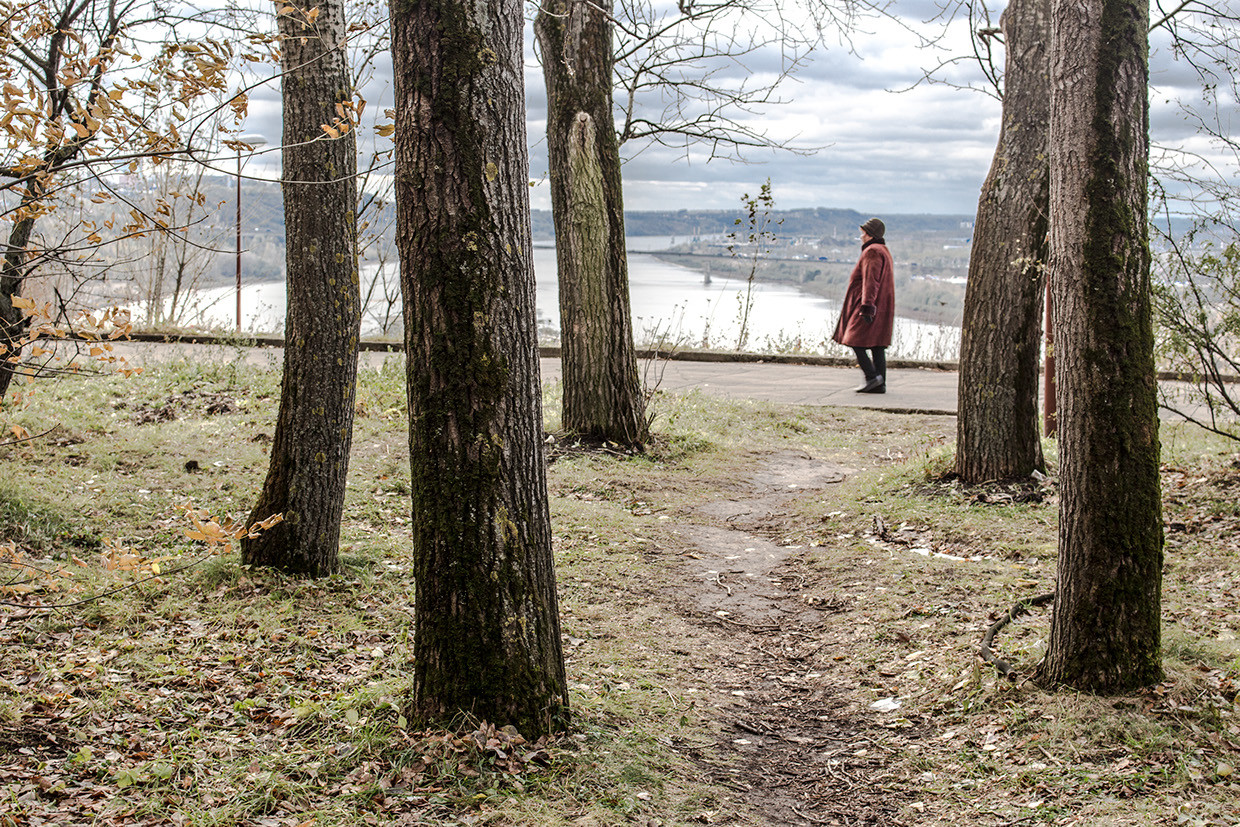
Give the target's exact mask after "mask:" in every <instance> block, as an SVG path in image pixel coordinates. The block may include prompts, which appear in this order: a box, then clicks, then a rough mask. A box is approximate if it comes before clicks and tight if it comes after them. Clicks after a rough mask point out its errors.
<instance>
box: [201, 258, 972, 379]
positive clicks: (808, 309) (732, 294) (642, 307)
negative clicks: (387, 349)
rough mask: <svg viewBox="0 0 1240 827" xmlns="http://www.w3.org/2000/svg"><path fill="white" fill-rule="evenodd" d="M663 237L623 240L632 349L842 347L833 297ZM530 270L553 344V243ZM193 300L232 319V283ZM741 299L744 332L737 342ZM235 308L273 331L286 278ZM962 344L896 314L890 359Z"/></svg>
mask: <svg viewBox="0 0 1240 827" xmlns="http://www.w3.org/2000/svg"><path fill="white" fill-rule="evenodd" d="M669 241H670V240H669V239H668V238H664V237H660V238H630V239H629V247H630V253H629V296H630V304H631V307H632V314H633V335H634V338H635V339H636V341H637V343H638V344H639V346H644V345H655V344H659V345H664V346H679V347H707V348H713V349H718V350H734V349H737V348H738V344H740V345H743V349H745V350H749V351H758V352H770V353H781V352H799V353H822V354H844V353H846V350H845V349H844V348H842V347H840V346H839V345H836V344H835V343H834V342H832V341H831V332H832V331H833V330H834V329H835V322H836V314H838V312H839V302H837V301H832V300H828V299H823V298H820V297H818V296H815V295H812V294H809V293H805V292H803V291H801V290H799V289H797V288H796V287H794V286H792V285H787V284H762V283H754V284H753V286H752V292H749V291H748V290H747V288H748V285H747V284H746V282H745V281H743V280H736V279H725V278H720V277H718V276H714V277H712V278H711V280H710V282H709V283H706V280H705V278H704V276H703V273H702V272H701V271H698V270H693V269H691V268H688V267H684V266H682V265H679V264H675V263H668V262H665V261H660V260H659V259H657V258H655V256H654V255H652V254H650V252H647V251H650V250H658V249H666V248H667V246H668V245H669ZM389 269H392V270H394V268H389ZM534 274H535V283H536V294H537V295H536V304H537V315H538V321H539V329H540V334H541V337H542V338H543V339H544V340H545V341H554V340H556V338H557V337H558V331H559V309H558V308H559V304H558V302H559V295H558V291H559V285H558V282H557V279H556V262H555V248H554V247H550V246H535V248H534ZM375 275H376V268H375V267H373V266H365V267H363V269H362V283H363V287H365V286H366V285H367V284H368V283H369V282H370V280H373V279H374V278H375ZM387 278H388V280H389V281H390V282H391V285H392V287H393V288H395V292H393V293H392V295H398V294H399V289H398V287H397V285H396V282H395V278H396V276H395V273H394V272H393V273H390V274H389V275H388V276H387ZM376 292H378V291H376ZM195 298H196V300H195V303H194V304H195V307H196V309H197V318H196V320H195V321H194V323H195V324H201V325H204V326H207V327H232V325H233V324H235V319H236V293H235V290H234V288H232V287H221V288H212V289H209V290H203V291H200V292H199V293H198V294H197V295H196V297H195ZM747 299H748V304H749V313H748V318H747V320H745V328H746V336H745V341H743V342H741V341H740V340H741V334H742V318H743V315H744V313H743V311H744V307H745V304H746V301H747ZM897 301H898V297H897ZM241 307H242V326H243V327H244V328H245V329H246V330H248V331H252V332H272V333H280V332H281V331H282V330H283V327H284V312H285V288H284V283H283V282H266V283H260V284H251V285H244V286H243V287H242V291H241ZM391 314H394V315H391ZM399 314H400V306H399V302H397V303H396V304H395V305H394V306H391V310H390V311H389V310H388V305H385V304H384V303H382V302H377V301H374V300H372V302H371V305H370V306H369V307H368V308H367V314H366V318H365V319H364V320H363V325H362V327H363V330H362V335H363V336H368V335H369V336H373V335H376V334H378V333H380V332H381V329H382V326H383V318H384V316H389V318H398V317H399ZM959 346H960V329H959V328H958V327H952V326H940V325H933V324H926V323H923V322H917V321H914V320H912V319H905V318H898V319H897V320H896V327H895V333H894V337H893V341H892V346H891V349H890V350H889V351H888V356H889V358H906V359H924V360H949V359H955V358H956V357H957V355H958V353H959Z"/></svg>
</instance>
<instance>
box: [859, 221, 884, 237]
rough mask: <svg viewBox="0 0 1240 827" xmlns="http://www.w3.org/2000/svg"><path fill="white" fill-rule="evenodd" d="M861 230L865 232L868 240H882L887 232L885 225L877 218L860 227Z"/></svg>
mask: <svg viewBox="0 0 1240 827" xmlns="http://www.w3.org/2000/svg"><path fill="white" fill-rule="evenodd" d="M861 229H863V230H865V232H866V234H867V235H868V236H869V237H870V238H882V237H883V235H884V234H885V233H886V232H887V225H886V224H884V223H883V222H882V221H880V220H879V219H877V218H871V219H870V220H869V221H867V222H865V223H864V224H862V225H861Z"/></svg>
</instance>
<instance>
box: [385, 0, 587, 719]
mask: <svg viewBox="0 0 1240 827" xmlns="http://www.w3.org/2000/svg"><path fill="white" fill-rule="evenodd" d="M522 24H523V18H522V6H521V2H520V0H493V2H488V3H475V2H472V1H471V0H403V2H396V3H394V4H393V6H392V60H393V66H394V75H395V82H396V208H397V209H396V222H397V225H396V240H397V247H398V249H399V252H400V262H401V288H402V291H403V293H404V299H405V345H406V353H407V354H408V358H407V385H408V393H409V420H410V421H409V454H410V465H411V470H412V488H413V543H414V575H415V578H416V582H417V604H416V614H415V634H414V694H413V699H412V702H411V703H410V705H409V707H408V713H407V714H408V715H409V717H410V718H411V719H416V720H420V721H424V722H439V723H448V722H451V721H452V720H453V719H455V718H457V716H459V715H460V714H461V713H466V714H469V715H473V716H476V717H479V718H482V719H486V720H489V721H491V722H493V723H495V724H512V725H515V726H516V727H517V728H518V729H520V730H521V731H522V732H523V733H524V734H526V735H527V736H528V737H536V736H538V735H541V734H543V733H546V732H549V731H551V730H553V729H555V728H557V727H558V726H560V725H561V724H562V723H564V722H565V721H566V720H567V713H568V696H567V686H566V681H565V675H564V656H563V652H562V650H561V647H560V622H559V610H558V607H557V600H556V591H555V572H554V569H553V561H552V555H551V524H550V516H549V513H548V505H547V481H546V469H545V466H544V459H543V453H542V405H541V390H540V386H539V376H538V341H537V332H536V327H535V304H534V271H533V257H532V246H531V242H530V223H529V222H530V216H529V186H528V181H529V163H528V159H527V156H526V143H525V101H524V94H523V92H524V88H523V66H522V53H521V43H522V40H521V30H522Z"/></svg>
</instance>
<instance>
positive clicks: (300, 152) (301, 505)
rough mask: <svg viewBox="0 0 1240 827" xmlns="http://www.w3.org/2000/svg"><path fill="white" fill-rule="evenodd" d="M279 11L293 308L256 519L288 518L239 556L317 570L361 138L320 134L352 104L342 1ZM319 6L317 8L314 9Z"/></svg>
mask: <svg viewBox="0 0 1240 827" xmlns="http://www.w3.org/2000/svg"><path fill="white" fill-rule="evenodd" d="M288 8H289V9H291V11H289V12H286V13H282V14H280V15H278V17H277V19H278V20H279V27H280V38H281V54H280V63H281V69H282V70H283V72H284V75H283V82H282V83H283V98H284V138H283V146H284V150H283V151H284V170H283V182H282V185H281V186H282V189H283V193H284V220H285V233H286V237H287V253H286V257H287V265H288V266H287V271H288V275H287V279H288V282H287V291H288V315H287V317H286V320H285V327H284V339H285V347H284V376H283V380H282V383H281V387H280V412H279V416H278V419H277V422H276V432H275V438H274V439H273V440H272V444H271V460H270V464H269V466H268V470H267V479H266V481H265V482H264V483H263V490H262V493H261V494H260V495H259V498H258V503H257V504H256V505H255V506H254V511H253V513H252V514H251V517H250V519H251V521H252V522H257V521H259V520H263V519H266V518H267V517H269V516H271V515H272V514H277V513H282V514H283V515H284V522H282V523H280V524H278V525H276V526H274V527H273V528H270V529H268V530H267V531H265V532H263V533H262V534H261V535H260V536H259V537H257V538H255V539H247V540H244V541H243V543H242V550H241V559H242V562H244V563H248V564H250V565H257V566H272V567H275V568H279V569H281V570H283V571H288V572H294V573H300V574H308V575H312V576H318V575H322V574H327V573H330V572H332V571H334V570H335V569H336V568H337V566H338V548H339V543H340V519H341V514H342V512H343V509H344V494H345V481H346V477H347V475H348V470H349V447H350V445H351V444H352V441H353V408H354V403H355V399H356V394H357V340H358V331H359V326H360V323H361V310H360V307H359V300H358V273H357V226H356V210H357V183H356V173H357V143H356V141H355V139H354V135H353V132H352V131H348V132H346V133H345V134H343V135H341V136H340V137H338V138H330V137H328V135H327V134H326V133H325V132H324V130H323V125H324V124H329V125H330V124H332V123H334V122H335V121H336V120H337V118H338V110H337V108H336V107H337V104H341V103H347V102H350V101H351V99H352V83H351V80H350V74H349V66H348V56H347V52H346V51H345V48H346V41H345V33H346V29H345V13H344V2H343V0H319V1H318V2H317V3H314V4H313V5H312V6H310V7H307V8H302V7H288ZM315 10H317V16H314V14H313V12H314V11H315Z"/></svg>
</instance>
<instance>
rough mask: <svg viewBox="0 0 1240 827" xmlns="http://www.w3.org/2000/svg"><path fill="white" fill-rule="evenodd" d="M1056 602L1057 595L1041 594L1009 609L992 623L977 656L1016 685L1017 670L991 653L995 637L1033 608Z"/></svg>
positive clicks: (1052, 593) (1051, 593)
mask: <svg viewBox="0 0 1240 827" xmlns="http://www.w3.org/2000/svg"><path fill="white" fill-rule="evenodd" d="M1054 601H1055V593H1054V592H1050V593H1049V594H1040V595H1038V596H1037V597H1031V598H1029V599H1028V600H1022V601H1021V602H1019V603H1017V604H1016V605H1015V606H1013V607H1012V608H1010V609H1008V611H1007V614H1006V615H1004V616H1003V617H1001V618H999V619H998V620H997V621H995V622H994V623H992V624H991V626H990V628H989V629H987V630H986V634H985V636H984V637H982V645H981V648H979V649H978V650H977V656H978V657H980V658H981V659H982V660H984V661H986V662H987V663H989V664H990V665H991V666H993V667H994V668H995V670H996V671H997V672H998V673H999V674H1000V675H1002V676H1003V677H1005V678H1007V679H1008V680H1009V681H1011V682H1013V683H1015V682H1016V670H1015V669H1013V668H1012V664H1010V663H1008V662H1007V661H1005V660H1004V659H1003V658H998V657H995V653H994V652H993V651H991V648H990V647H991V645H992V644H993V643H994V641H995V635H997V634H998V633H999V630H1000V629H1002V628H1003V627H1004V626H1006V625H1008V624H1009V623H1011V622H1012V621H1013V620H1015V619H1016V618H1018V617H1020V616H1021V615H1023V614H1028V612H1029V610H1030V609H1032V608H1033V607H1035V606H1045V605H1046V604H1047V603H1053V602H1054Z"/></svg>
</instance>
